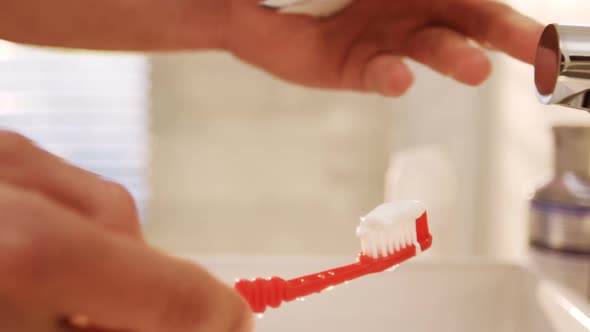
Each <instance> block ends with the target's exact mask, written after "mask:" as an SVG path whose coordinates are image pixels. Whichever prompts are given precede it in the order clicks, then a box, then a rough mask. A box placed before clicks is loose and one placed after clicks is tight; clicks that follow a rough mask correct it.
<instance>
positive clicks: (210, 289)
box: [0, 131, 252, 332]
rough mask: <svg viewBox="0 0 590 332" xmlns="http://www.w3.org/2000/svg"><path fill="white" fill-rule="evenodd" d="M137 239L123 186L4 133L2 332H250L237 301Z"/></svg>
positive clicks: (0, 168) (0, 157)
mask: <svg viewBox="0 0 590 332" xmlns="http://www.w3.org/2000/svg"><path fill="white" fill-rule="evenodd" d="M140 239H141V233H140V228H139V223H138V221H137V213H136V209H135V205H134V202H133V199H132V197H131V196H130V195H129V193H128V192H127V191H126V190H125V189H124V188H123V187H121V186H120V185H118V184H115V183H112V182H109V181H105V180H104V179H101V178H99V177H98V176H96V175H94V174H91V173H89V172H86V171H83V170H81V169H79V168H76V167H73V166H71V165H69V164H67V163H65V162H64V161H62V160H61V159H59V158H57V157H55V156H53V155H51V154H50V153H48V152H45V151H43V150H41V149H40V148H38V147H36V146H35V145H34V144H32V143H31V142H30V141H29V140H27V139H26V138H24V137H22V136H19V135H17V134H14V133H11V132H5V131H0V331H13V332H25V331H27V332H28V331H44V332H45V331H48V332H57V331H78V329H72V325H71V324H62V323H64V322H67V323H75V324H74V325H77V327H78V328H81V327H87V328H88V329H80V330H88V331H130V332H161V331H178V332H186V331H195V332H196V331H203V332H205V331H207V332H209V331H220V332H223V331H226V332H247V331H250V330H251V329H252V318H251V314H250V311H249V309H248V307H247V304H246V303H245V302H244V301H243V300H242V299H241V298H240V297H239V296H238V295H237V292H235V291H234V290H232V289H231V288H229V287H228V286H226V285H224V284H223V283H221V282H219V281H217V280H216V279H215V278H213V277H212V276H211V275H210V274H208V273H207V272H206V271H205V270H203V269H202V268H200V267H199V266H196V265H194V264H191V263H189V262H185V261H181V260H179V259H176V258H172V257H168V256H165V255H163V254H161V253H159V252H157V251H155V250H153V249H151V248H149V247H148V246H147V245H146V244H145V243H143V241H141V240H140ZM70 317H74V319H73V320H71V319H69V318H70ZM85 317H88V320H87V319H86V318H85ZM89 322H90V323H91V324H90V325H92V326H85V325H88V323H89Z"/></svg>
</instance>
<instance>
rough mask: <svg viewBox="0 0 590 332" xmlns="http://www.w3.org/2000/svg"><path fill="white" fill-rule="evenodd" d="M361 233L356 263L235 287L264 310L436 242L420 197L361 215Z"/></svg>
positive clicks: (390, 263)
mask: <svg viewBox="0 0 590 332" xmlns="http://www.w3.org/2000/svg"><path fill="white" fill-rule="evenodd" d="M357 235H358V236H359V237H360V238H361V253H360V255H359V256H358V259H357V262H356V263H353V264H350V265H346V266H342V267H338V268H334V269H331V270H327V271H323V272H319V273H314V274H310V275H307V276H303V277H299V278H295V279H291V280H284V279H282V278H279V277H272V278H270V279H263V278H257V279H255V280H238V281H237V282H236V283H235V285H234V287H235V289H236V290H237V291H238V292H239V293H240V294H241V295H242V296H243V298H244V299H245V300H246V301H247V302H248V303H249V304H250V308H251V309H252V311H253V312H254V313H263V312H264V311H265V310H266V308H267V307H268V306H270V307H272V308H277V307H279V306H280V305H281V303H282V302H289V301H293V300H295V299H297V298H303V297H305V296H308V295H311V294H314V293H319V292H321V291H323V290H325V289H327V288H329V287H331V286H335V285H338V284H341V283H344V282H346V281H349V280H352V279H356V278H359V277H361V276H364V275H367V274H371V273H378V272H382V271H385V270H387V269H390V268H392V267H394V266H396V265H398V264H400V263H402V262H404V261H406V260H408V259H410V258H412V257H414V256H416V255H418V254H419V253H420V252H422V251H425V250H427V249H428V248H430V246H431V244H432V235H431V234H430V231H429V229H428V218H427V213H426V211H425V209H424V208H423V206H422V204H421V203H420V202H417V201H397V202H393V203H386V204H383V205H380V206H379V207H377V208H376V209H374V210H373V211H371V212H370V213H369V214H368V215H367V216H365V217H363V218H361V225H360V226H359V227H358V228H357Z"/></svg>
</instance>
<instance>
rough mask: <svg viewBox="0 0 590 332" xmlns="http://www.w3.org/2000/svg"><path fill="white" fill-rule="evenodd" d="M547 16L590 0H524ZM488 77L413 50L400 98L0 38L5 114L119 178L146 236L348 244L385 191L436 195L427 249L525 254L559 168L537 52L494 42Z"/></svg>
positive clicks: (174, 59)
mask: <svg viewBox="0 0 590 332" xmlns="http://www.w3.org/2000/svg"><path fill="white" fill-rule="evenodd" d="M508 2H509V3H510V4H511V5H513V6H514V7H516V8H517V9H519V10H521V11H523V12H525V13H527V14H529V15H530V16H532V17H534V18H536V19H538V20H541V21H542V22H543V23H552V22H559V23H571V24H590V19H588V15H587V13H590V3H587V2H580V1H578V0H559V1H558V0H513V1H508ZM490 55H491V56H492V58H493V65H494V68H495V70H494V73H493V76H492V78H491V79H490V80H489V81H488V82H487V83H485V84H484V85H483V86H481V87H478V88H476V89H474V88H469V87H465V86H462V85H459V84H457V83H455V82H453V81H451V80H450V79H448V78H445V77H440V76H438V75H437V74H433V73H431V72H430V71H429V70H428V69H425V68H424V67H422V66H420V65H417V64H414V63H412V67H413V68H414V69H415V71H416V77H417V80H416V81H417V82H416V85H415V86H414V87H413V88H412V89H411V90H410V92H409V93H408V94H407V95H406V96H404V97H403V98H399V99H385V98H380V97H377V96H367V95H360V94H355V93H342V92H338V93H335V92H328V91H318V90H311V89H306V88H301V87H297V86H293V85H291V84H288V83H285V82H283V81H279V80H277V79H275V78H273V77H271V76H269V75H268V74H266V73H264V72H262V71H260V70H257V69H255V68H252V67H250V66H248V65H245V64H243V63H241V62H239V61H238V60H236V59H235V58H233V57H231V56H229V55H227V54H222V53H215V52H199V53H175V54H166V55H157V56H150V57H147V56H142V55H137V54H123V53H106V54H102V53H92V52H91V53H89V52H77V51H64V50H44V49H37V48H29V47H25V46H22V45H15V44H11V43H7V42H1V43H0V127H2V128H5V129H6V128H7V129H13V130H17V131H19V132H21V133H24V134H25V135H27V136H29V137H31V138H32V139H34V140H36V141H38V142H39V144H41V145H42V146H44V147H46V148H47V149H49V150H50V151H52V152H54V153H57V154H59V155H61V156H63V157H64V158H66V159H68V160H70V161H71V162H73V163H75V164H77V165H80V166H81V167H84V168H86V169H89V170H91V171H93V172H96V173H99V174H101V175H103V176H106V177H109V178H112V179H114V180H117V181H119V182H121V183H122V184H124V185H125V186H126V187H127V188H128V189H129V190H130V191H131V192H132V194H133V195H134V197H135V198H136V200H137V202H138V206H139V209H140V212H141V218H142V223H143V227H144V230H145V234H146V236H147V237H148V240H149V241H150V242H151V243H152V244H154V245H156V246H158V247H160V248H163V249H165V250H168V251H171V252H175V253H200V254H243V253H246V254H267V255H268V254H270V255H273V254H286V255H335V254H337V255H349V254H354V253H357V252H358V250H359V248H358V246H359V245H358V240H357V239H356V238H355V236H354V230H355V227H356V225H357V224H358V221H359V217H360V216H361V215H363V214H365V213H367V212H368V211H370V210H371V209H372V208H373V207H375V206H377V205H378V204H380V203H381V202H383V201H384V200H391V199H400V198H408V199H419V200H422V201H424V202H425V203H426V204H427V206H428V207H429V212H430V214H431V220H432V228H433V230H432V231H433V235H434V236H435V244H434V246H433V248H432V250H431V252H432V253H431V254H432V255H442V256H458V255H486V256H492V257H499V258H508V259H512V258H519V257H522V256H523V255H525V253H526V248H527V244H526V243H527V242H526V240H527V233H526V232H527V218H528V210H527V201H526V200H527V195H528V194H530V192H531V191H532V190H533V188H534V187H535V186H536V185H537V184H538V183H540V182H541V181H542V180H544V178H545V177H547V176H548V175H550V173H551V167H552V164H551V157H552V152H553V146H552V138H551V130H550V129H551V126H552V125H554V124H556V123H576V124H581V123H589V122H590V117H589V116H588V115H587V114H586V113H584V112H580V111H574V110H569V109H565V108H558V107H548V106H541V105H539V104H538V102H537V100H536V97H535V93H534V85H533V78H532V77H533V76H532V75H533V71H532V67H530V66H528V65H525V64H522V63H519V62H517V61H516V60H513V59H510V58H508V57H506V56H504V55H501V54H495V53H490Z"/></svg>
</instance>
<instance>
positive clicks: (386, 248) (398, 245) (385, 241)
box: [360, 213, 429, 259]
mask: <svg viewBox="0 0 590 332" xmlns="http://www.w3.org/2000/svg"><path fill="white" fill-rule="evenodd" d="M427 236H429V231H428V225H427V220H426V213H424V214H423V215H422V216H421V217H420V218H418V219H416V220H408V221H404V222H400V223H395V224H393V225H390V226H388V227H387V228H382V229H379V230H374V231H371V232H367V233H365V234H363V235H362V236H361V237H360V240H361V252H362V253H363V254H365V255H367V256H370V257H372V258H375V259H377V258H380V257H387V256H389V255H393V254H395V253H397V252H399V251H401V250H404V249H406V248H407V247H409V246H416V247H417V248H416V252H418V251H419V250H420V248H419V246H420V244H419V243H420V241H421V240H424V239H425V238H426V237H427Z"/></svg>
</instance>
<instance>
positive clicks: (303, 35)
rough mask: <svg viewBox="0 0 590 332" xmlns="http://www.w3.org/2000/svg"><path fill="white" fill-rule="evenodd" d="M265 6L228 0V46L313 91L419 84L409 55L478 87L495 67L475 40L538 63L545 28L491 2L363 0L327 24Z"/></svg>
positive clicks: (383, 90) (396, 91)
mask: <svg viewBox="0 0 590 332" xmlns="http://www.w3.org/2000/svg"><path fill="white" fill-rule="evenodd" d="M312 1H314V0H312ZM316 1H317V0H316ZM259 2H260V1H259V0H229V1H228V5H227V6H228V9H227V13H228V14H227V16H228V18H227V21H228V26H227V29H226V31H225V41H224V45H225V48H227V49H228V50H229V51H231V52H233V53H234V54H235V55H236V56H237V57H239V58H241V59H243V60H244V61H246V62H249V63H252V64H254V65H256V66H259V67H261V68H263V69H265V70H267V71H268V72H270V73H272V74H274V75H277V76H278V77H281V78H283V79H286V80H289V81H292V82H295V83H299V84H303V85H306V86H311V87H320V88H332V89H345V90H356V91H366V92H377V93H380V94H383V95H386V96H400V95H402V94H404V93H405V92H406V90H407V89H408V88H409V87H410V86H411V84H412V83H413V80H414V78H413V75H412V73H411V72H410V70H409V69H408V67H407V66H406V64H404V62H403V59H404V58H406V57H407V58H411V59H413V60H416V61H418V62H420V63H422V64H425V65H427V66H429V67H430V68H432V69H434V70H436V71H438V72H440V73H441V74H443V75H446V76H450V77H452V78H454V79H455V80H457V81H459V82H461V83H465V84H468V85H478V84H480V83H482V82H483V81H484V80H485V79H486V78H487V77H488V76H489V74H490V71H491V65H490V61H489V59H488V58H487V57H486V55H485V54H484V52H483V51H482V50H481V49H480V48H479V47H478V46H476V45H474V43H470V42H469V40H473V41H476V42H478V43H479V44H480V45H483V46H485V47H486V48H490V49H497V50H500V51H502V52H505V53H507V54H509V55H511V56H513V57H515V58H517V59H519V60H522V61H525V62H527V63H532V62H533V58H534V54H535V48H536V44H537V41H538V38H539V36H540V34H541V31H542V26H541V25H540V24H539V23H537V22H535V21H533V20H532V19H530V18H527V17H525V16H523V15H521V14H519V13H517V12H516V11H514V10H513V9H512V8H510V7H508V6H506V5H504V4H501V3H498V2H495V1H488V0H356V1H354V2H353V3H352V4H351V5H350V6H348V7H347V8H345V9H344V10H342V11H340V12H339V13H337V14H336V15H335V16H333V17H330V18H327V19H316V18H312V17H307V16H302V15H284V14H279V13H277V12H273V11H271V10H269V9H268V8H263V7H261V6H259V5H258V3H259Z"/></svg>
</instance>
